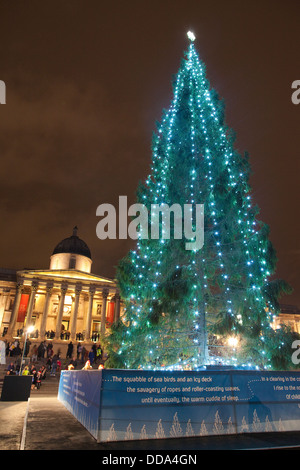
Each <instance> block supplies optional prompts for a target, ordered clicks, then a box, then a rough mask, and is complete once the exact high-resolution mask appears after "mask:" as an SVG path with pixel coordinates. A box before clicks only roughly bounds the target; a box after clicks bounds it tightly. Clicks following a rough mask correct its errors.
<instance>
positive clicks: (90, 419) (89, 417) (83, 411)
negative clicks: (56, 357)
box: [58, 370, 102, 439]
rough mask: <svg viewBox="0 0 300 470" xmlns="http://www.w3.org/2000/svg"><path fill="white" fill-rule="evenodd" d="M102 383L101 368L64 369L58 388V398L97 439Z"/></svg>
mask: <svg viewBox="0 0 300 470" xmlns="http://www.w3.org/2000/svg"><path fill="white" fill-rule="evenodd" d="M101 383H102V371H101V370H90V371H85V370H77V371H73V370H64V371H62V372H61V376H60V382H59V389H58V399H59V400H60V401H61V402H62V403H63V405H64V406H65V407H66V408H67V410H68V411H70V413H72V414H73V415H74V416H75V417H76V419H77V420H78V421H79V422H80V423H81V424H82V425H83V426H84V427H85V428H86V429H87V430H88V431H89V432H90V433H91V434H92V436H93V437H94V438H95V439H97V438H98V427H99V412H100V395H101Z"/></svg>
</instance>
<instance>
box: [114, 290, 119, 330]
mask: <svg viewBox="0 0 300 470" xmlns="http://www.w3.org/2000/svg"><path fill="white" fill-rule="evenodd" d="M115 299H116V303H115V318H114V322H115V323H118V321H119V318H120V295H119V294H118V292H117V293H116V295H115Z"/></svg>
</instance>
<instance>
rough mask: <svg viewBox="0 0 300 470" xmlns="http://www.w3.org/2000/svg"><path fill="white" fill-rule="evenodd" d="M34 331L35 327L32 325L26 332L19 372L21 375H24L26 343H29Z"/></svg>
mask: <svg viewBox="0 0 300 470" xmlns="http://www.w3.org/2000/svg"><path fill="white" fill-rule="evenodd" d="M33 330H34V326H33V325H30V326H29V327H28V328H27V329H26V331H25V341H24V346H23V353H22V359H21V364H20V372H19V375H21V374H22V365H23V359H24V353H25V350H26V342H27V336H28V334H29V333H32V332H33Z"/></svg>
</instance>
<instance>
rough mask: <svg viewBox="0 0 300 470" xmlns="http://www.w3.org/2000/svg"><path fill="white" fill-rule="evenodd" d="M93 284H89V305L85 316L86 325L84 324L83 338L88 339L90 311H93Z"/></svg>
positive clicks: (90, 320)
mask: <svg viewBox="0 0 300 470" xmlns="http://www.w3.org/2000/svg"><path fill="white" fill-rule="evenodd" d="M95 290H96V289H95V286H91V287H90V290H89V307H88V313H87V317H86V326H85V338H84V339H86V340H89V339H90V338H91V326H92V311H93V300H94V295H95Z"/></svg>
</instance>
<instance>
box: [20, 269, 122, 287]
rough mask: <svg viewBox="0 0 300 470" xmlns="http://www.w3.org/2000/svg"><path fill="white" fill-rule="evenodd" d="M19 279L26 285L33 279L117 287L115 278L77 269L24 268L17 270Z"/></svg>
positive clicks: (44, 281)
mask: <svg viewBox="0 0 300 470" xmlns="http://www.w3.org/2000/svg"><path fill="white" fill-rule="evenodd" d="M17 277H18V279H22V280H23V282H24V285H26V284H27V282H28V283H31V282H32V280H36V281H37V282H41V283H47V282H49V281H52V282H54V283H55V282H58V283H61V282H65V283H68V284H76V283H82V284H93V285H95V286H103V287H104V286H107V287H112V288H113V287H115V285H116V283H115V281H114V280H112V279H109V278H106V277H103V276H99V275H97V274H91V273H86V272H83V271H77V270H75V269H67V270H63V269H43V270H41V269H38V270H35V269H34V270H22V271H18V272H17Z"/></svg>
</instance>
